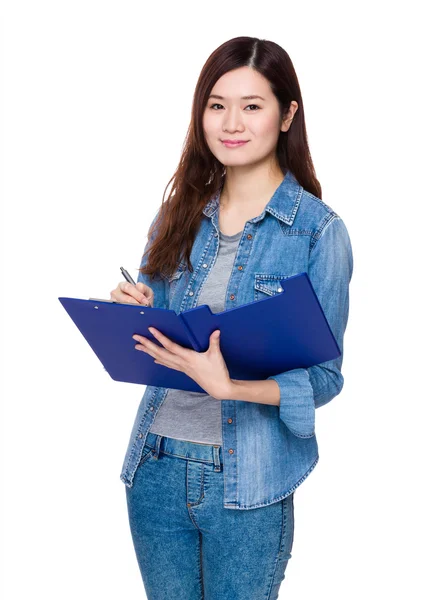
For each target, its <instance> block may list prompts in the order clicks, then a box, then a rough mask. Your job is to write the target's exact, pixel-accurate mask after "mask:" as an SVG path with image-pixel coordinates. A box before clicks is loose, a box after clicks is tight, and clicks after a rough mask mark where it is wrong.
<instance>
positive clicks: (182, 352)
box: [148, 327, 194, 360]
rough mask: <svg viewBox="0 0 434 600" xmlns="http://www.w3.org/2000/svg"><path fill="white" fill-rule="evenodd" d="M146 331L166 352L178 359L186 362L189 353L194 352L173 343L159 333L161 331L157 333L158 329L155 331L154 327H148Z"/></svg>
mask: <svg viewBox="0 0 434 600" xmlns="http://www.w3.org/2000/svg"><path fill="white" fill-rule="evenodd" d="M148 329H149V331H150V332H151V333H152V335H153V336H154V337H155V338H156V339H157V340H158V341H159V342H160V343H161V344H162V345H163V346H164V348H166V350H168V351H169V352H171V353H173V354H176V355H177V356H179V357H180V358H184V359H186V360H188V358H189V356H190V355H191V353H192V352H194V351H192V350H190V349H189V348H184V346H180V345H179V344H177V343H176V342H173V341H172V340H171V339H169V338H168V337H166V336H165V335H164V334H163V333H161V331H158V329H155V328H154V327H148Z"/></svg>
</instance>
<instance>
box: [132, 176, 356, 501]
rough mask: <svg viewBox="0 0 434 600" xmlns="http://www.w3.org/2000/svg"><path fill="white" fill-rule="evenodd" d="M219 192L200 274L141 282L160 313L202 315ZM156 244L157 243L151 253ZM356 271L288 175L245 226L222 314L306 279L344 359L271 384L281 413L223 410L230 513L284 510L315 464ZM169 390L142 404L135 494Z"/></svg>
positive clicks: (324, 209)
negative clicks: (301, 276) (320, 419)
mask: <svg viewBox="0 0 434 600" xmlns="http://www.w3.org/2000/svg"><path fill="white" fill-rule="evenodd" d="M220 192H221V190H219V191H218V192H217V193H216V194H215V195H214V196H213V197H212V198H211V199H210V200H209V202H208V204H207V205H206V206H205V208H204V210H203V219H202V221H201V224H200V227H199V230H198V232H197V234H196V238H195V242H194V244H193V248H192V253H191V262H192V265H193V272H190V271H189V270H188V269H187V268H186V264H185V262H183V261H181V262H180V263H179V265H178V267H177V269H176V270H175V271H174V272H173V273H170V274H161V275H159V276H158V278H157V279H156V280H151V279H150V277H149V276H143V275H142V274H140V275H139V278H138V279H139V281H141V282H143V283H145V284H147V285H149V286H150V287H152V289H153V291H154V307H158V308H170V309H172V310H174V311H175V312H176V314H179V313H180V312H183V311H186V310H189V309H191V308H194V307H195V306H196V305H197V301H198V297H199V293H200V290H201V288H202V286H203V284H204V281H205V279H206V277H207V275H208V273H209V271H210V269H211V268H212V266H213V264H214V262H215V260H216V256H217V251H218V243H219V233H218V231H219V228H218V223H219V221H218V219H219V199H220ZM155 219H156V217H155V218H154V221H155ZM152 241H153V238H152V237H150V239H149V240H148V243H147V245H146V247H145V250H146V249H147V247H148V246H149V244H150V243H152ZM142 264H143V263H142ZM352 271H353V255H352V248H351V242H350V238H349V234H348V231H347V228H346V226H345V224H344V222H343V220H342V218H341V217H340V216H339V215H338V214H337V213H336V212H334V211H333V209H332V208H331V207H329V206H328V205H327V204H325V203H324V202H323V201H322V200H320V199H319V198H317V197H316V196H313V195H312V194H310V193H309V192H307V191H306V190H305V189H304V188H303V187H302V186H301V185H299V183H298V182H297V180H296V179H295V177H294V176H293V174H292V173H291V172H290V171H288V172H287V173H286V174H285V177H284V179H283V181H282V183H281V184H280V185H279V186H278V188H277V189H276V191H275V193H274V194H273V196H272V198H271V199H270V201H269V202H268V204H267V205H266V207H265V208H264V210H263V211H262V213H261V214H260V215H258V216H257V217H254V218H252V219H250V220H248V221H247V222H246V223H245V226H244V230H243V233H242V236H241V238H240V242H239V246H238V251H237V254H236V257H235V261H234V266H233V269H232V273H231V276H230V279H229V283H228V287H227V291H226V300H225V310H228V309H230V308H234V307H235V306H241V305H242V304H246V303H248V302H254V301H257V300H261V299H263V298H267V297H270V296H273V295H275V294H278V293H280V292H281V291H282V288H281V287H280V280H281V279H284V278H286V277H290V276H292V275H296V274H298V273H301V272H306V273H308V275H309V278H310V280H311V282H312V285H313V287H314V290H315V292H316V294H317V296H318V299H319V301H320V303H321V306H322V308H323V311H324V314H325V316H326V318H327V320H328V323H329V325H330V328H331V330H332V332H333V334H334V336H335V338H336V341H337V343H338V345H339V348H340V350H341V356H339V357H338V358H336V359H334V360H330V361H327V362H324V363H322V364H320V365H315V366H313V367H309V368H307V369H292V370H290V371H286V372H284V373H281V374H279V375H274V376H271V377H269V379H274V380H275V381H276V382H277V384H278V386H279V389H280V404H279V406H272V405H267V404H259V403H254V402H246V401H240V400H222V401H221V402H222V404H221V406H222V440H223V457H224V460H225V465H226V468H225V470H224V473H223V477H224V483H225V485H224V497H223V503H224V507H225V508H229V509H252V508H257V507H261V506H266V505H268V504H272V503H274V502H278V501H280V500H282V499H283V498H285V497H286V496H288V495H289V494H291V493H292V492H293V491H294V490H295V488H296V487H298V486H299V485H300V484H301V483H302V482H303V481H304V480H305V479H306V477H307V476H308V475H309V474H310V473H311V471H312V470H313V469H314V467H315V466H316V464H317V463H318V460H319V454H318V443H317V439H316V434H315V410H316V408H319V407H321V406H323V405H325V404H326V403H328V402H330V400H332V398H334V397H335V396H337V395H338V394H339V393H340V391H341V389H342V386H343V382H344V378H343V375H342V373H341V367H342V361H343V339H344V332H345V329H346V325H347V320H348V312H349V283H350V280H351V276H352ZM167 389H168V388H164V387H156V386H147V387H146V389H145V392H144V394H143V397H142V400H141V402H140V405H139V407H138V411H137V415H136V418H135V421H134V424H133V428H132V431H131V435H130V439H129V442H128V448H127V451H126V454H125V458H124V462H123V466H122V472H121V475H120V478H121V480H122V481H123V482H124V483H125V484H126V485H127V486H128V487H132V486H133V484H134V475H135V472H136V469H137V467H138V464H139V462H140V457H141V456H142V451H143V446H144V443H145V438H146V435H147V433H148V431H149V429H150V426H151V424H152V423H153V420H154V418H155V415H156V414H157V412H158V409H159V408H160V406H161V404H162V403H163V402H164V400H165V398H166V395H167Z"/></svg>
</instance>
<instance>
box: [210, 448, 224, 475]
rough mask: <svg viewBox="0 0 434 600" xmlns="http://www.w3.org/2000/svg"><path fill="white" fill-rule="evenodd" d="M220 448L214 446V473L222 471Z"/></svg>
mask: <svg viewBox="0 0 434 600" xmlns="http://www.w3.org/2000/svg"><path fill="white" fill-rule="evenodd" d="M219 450H220V446H213V449H212V451H213V458H214V471H221V470H222V468H221V462H220V455H219Z"/></svg>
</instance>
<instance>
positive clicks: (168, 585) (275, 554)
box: [125, 432, 295, 600]
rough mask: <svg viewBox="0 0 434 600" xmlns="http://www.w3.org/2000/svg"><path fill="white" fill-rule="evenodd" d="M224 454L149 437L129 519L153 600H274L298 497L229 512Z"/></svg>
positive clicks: (211, 447) (129, 491) (128, 492)
mask: <svg viewBox="0 0 434 600" xmlns="http://www.w3.org/2000/svg"><path fill="white" fill-rule="evenodd" d="M223 468H224V465H223V464H222V448H221V446H214V445H212V444H199V443H193V442H187V441H183V440H177V439H175V438H170V437H165V436H161V435H156V434H154V433H150V432H149V433H148V435H147V438H146V444H145V446H144V450H143V455H142V457H141V461H140V464H139V466H138V468H137V471H136V473H135V477H134V485H133V486H132V487H131V488H129V487H127V486H125V489H126V496H127V506H128V517H129V522H130V528H131V535H132V538H133V543H134V549H135V553H136V556H137V561H138V564H139V568H140V572H141V576H142V579H143V584H144V587H145V591H146V595H147V598H148V600H203V599H204V598H205V599H206V600H274V599H276V598H277V597H278V592H279V588H280V585H281V583H282V581H283V579H284V577H285V575H284V573H285V569H286V566H287V564H288V560H289V559H290V558H291V550H292V543H293V537H294V499H293V498H294V493H295V492H293V493H292V494H290V495H289V496H287V497H286V498H284V499H283V500H281V501H279V502H275V503H273V504H269V505H268V506H262V507H260V508H255V509H250V510H237V509H228V508H224V507H223Z"/></svg>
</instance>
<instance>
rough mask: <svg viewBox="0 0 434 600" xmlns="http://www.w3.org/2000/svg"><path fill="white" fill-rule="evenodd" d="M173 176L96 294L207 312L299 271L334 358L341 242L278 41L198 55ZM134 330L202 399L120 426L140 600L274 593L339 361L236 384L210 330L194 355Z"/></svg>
mask: <svg viewBox="0 0 434 600" xmlns="http://www.w3.org/2000/svg"><path fill="white" fill-rule="evenodd" d="M173 180H174V186H173V188H172V194H171V195H170V197H169V199H168V200H167V201H164V198H163V202H162V205H161V207H160V208H159V210H158V212H157V214H156V215H155V217H154V220H153V222H152V224H151V227H150V230H149V234H148V242H147V244H146V246H145V252H144V254H143V258H142V262H141V267H140V273H139V281H138V283H137V284H136V285H135V286H134V285H132V284H130V283H127V282H125V281H124V282H121V283H119V285H118V286H117V288H116V289H115V290H113V291H112V292H111V299H112V300H115V301H120V302H132V303H144V304H149V305H150V306H152V307H154V308H155V307H157V308H169V309H172V310H174V311H175V312H176V313H177V314H179V313H180V312H183V311H186V310H189V309H191V308H194V307H195V306H198V305H201V304H208V305H209V307H210V309H211V310H212V311H213V312H214V313H216V312H223V311H225V310H228V309H231V308H234V307H236V306H241V305H242V304H246V303H248V302H253V301H256V300H262V299H264V298H267V297H270V296H273V295H275V294H279V293H281V292H282V288H281V287H280V285H281V284H280V281H281V280H282V279H285V278H286V277H290V276H292V275H296V274H298V273H300V272H303V271H305V272H307V273H308V275H309V277H310V280H311V282H312V285H313V286H314V289H315V292H316V294H317V296H318V299H319V301H320V303H321V306H322V308H323V310H324V313H325V315H326V317H327V320H328V322H329V325H330V327H331V329H332V331H333V334H334V336H335V338H336V340H337V342H338V344H339V347H340V349H341V351H342V352H343V336H344V331H345V328H346V324H347V319H348V308H349V282H350V279H351V275H352V269H353V259H352V250H351V244H350V239H349V236H348V232H347V229H346V227H345V225H344V222H343V220H342V218H341V217H340V216H339V215H337V214H336V212H334V210H333V209H332V208H331V207H330V206H329V205H327V204H325V203H324V202H323V201H322V200H321V186H320V184H319V182H318V180H317V179H316V177H315V171H314V168H313V164H312V160H311V157H310V153H309V147H308V143H307V135H306V127H305V119H304V111H303V102H302V97H301V93H300V88H299V85H298V81H297V76H296V73H295V71H294V67H293V65H292V62H291V60H290V58H289V56H288V54H287V53H286V52H285V51H284V50H283V49H282V48H281V47H280V46H278V45H277V44H275V43H273V42H270V41H266V40H260V39H257V38H250V37H239V38H235V39H232V40H229V41H228V42H226V43H224V44H223V45H222V46H220V47H219V48H217V49H216V50H215V51H214V52H213V53H212V54H211V56H210V57H209V58H208V60H207V62H206V63H205V65H204V67H203V69H202V72H201V74H200V77H199V80H198V82H197V86H196V90H195V95H194V101H193V110H192V120H191V125H190V128H189V130H188V134H187V138H186V142H185V145H184V150H183V154H182V157H181V160H180V163H179V167H178V169H177V171H176V173H175V175H174V176H173V177H172V179H171V181H173ZM169 183H170V182H169ZM166 189H167V188H166ZM150 333H151V334H152V335H153V336H154V337H153V338H152V336H151V335H149V339H147V338H146V337H144V336H143V335H135V336H134V340H132V343H133V344H135V348H136V349H137V351H138V352H147V353H148V354H150V355H151V356H152V357H153V358H154V359H155V362H156V363H157V364H159V365H162V368H163V366H164V367H166V368H167V367H169V368H171V369H176V370H178V371H182V372H183V373H185V374H186V375H188V376H189V377H191V378H192V379H193V380H194V381H196V382H197V383H198V384H199V386H200V387H201V388H202V389H204V390H205V391H206V393H198V392H186V391H183V390H177V389H170V388H163V387H155V386H147V387H146V390H145V393H144V395H143V398H142V401H141V403H140V406H139V409H138V412H137V417H136V419H135V422H134V425H133V430H132V432H131V437H130V440H129V444H128V448H127V452H126V455H125V459H124V464H123V467H122V473H121V480H122V481H123V482H124V483H125V484H126V495H127V506H128V514H129V522H130V526H131V534H132V538H133V542H134V547H135V552H136V555H137V560H138V563H139V567H140V571H141V575H142V578H143V582H144V586H145V590H146V593H147V597H148V598H149V600H172V599H173V600H174V599H176V600H199V599H202V598H206V599H207V600H217V599H219V600H222V599H227V600H264V599H265V598H267V599H274V598H277V597H278V590H279V588H280V584H281V582H282V580H283V579H284V576H285V575H284V573H285V569H286V566H287V563H288V560H289V558H290V557H291V550H292V544H293V535H294V493H295V489H296V488H297V487H298V486H299V485H300V484H301V483H302V481H304V479H306V477H307V476H308V475H309V473H310V472H311V471H312V469H313V468H314V467H315V465H316V464H317V462H318V445H317V441H316V436H315V428H314V425H315V409H316V408H318V407H319V406H322V405H323V404H326V403H327V402H329V401H330V400H331V399H332V398H334V397H335V396H336V395H337V394H339V392H340V391H341V389H342V385H343V376H342V374H341V366H342V354H341V356H340V357H339V358H337V359H335V360H331V361H329V362H325V363H322V364H321V365H315V366H313V367H311V368H308V369H293V370H291V371H287V372H284V373H281V374H279V375H275V376H271V377H268V378H267V379H265V380H263V379H261V378H260V377H258V380H257V381H240V380H232V379H231V378H230V376H229V373H228V370H227V367H226V364H225V360H224V358H223V354H224V352H222V350H221V348H222V349H224V343H225V340H224V339H221V340H220V339H219V332H218V331H214V332H213V333H212V335H211V336H210V338H209V348H208V350H207V351H206V352H203V353H199V352H195V351H194V350H190V349H188V348H184V347H182V346H180V345H178V344H176V343H175V342H174V341H173V340H170V339H169V338H167V337H166V336H165V335H163V333H162V332H160V331H158V330H156V329H153V328H150ZM152 340H153V341H152ZM245 343H246V352H248V349H249V340H248V339H246V340H245Z"/></svg>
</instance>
